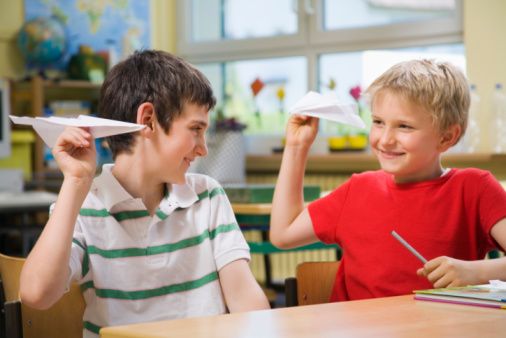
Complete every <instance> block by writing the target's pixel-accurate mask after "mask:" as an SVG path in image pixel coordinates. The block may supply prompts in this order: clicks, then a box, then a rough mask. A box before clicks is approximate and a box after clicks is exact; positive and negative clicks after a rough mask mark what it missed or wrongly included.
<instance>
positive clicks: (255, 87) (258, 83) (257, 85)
mask: <svg viewBox="0 0 506 338" xmlns="http://www.w3.org/2000/svg"><path fill="white" fill-rule="evenodd" d="M264 86H265V83H263V82H262V80H260V79H259V78H258V77H257V78H256V79H255V81H253V82H252V83H251V91H252V92H253V96H255V97H256V96H257V95H258V93H260V91H261V90H262V88H264Z"/></svg>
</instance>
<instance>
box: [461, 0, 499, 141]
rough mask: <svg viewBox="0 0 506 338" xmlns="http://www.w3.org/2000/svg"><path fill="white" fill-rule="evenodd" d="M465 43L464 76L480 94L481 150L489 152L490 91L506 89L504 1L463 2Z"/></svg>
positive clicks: (471, 0)
mask: <svg viewBox="0 0 506 338" xmlns="http://www.w3.org/2000/svg"><path fill="white" fill-rule="evenodd" d="M464 44H465V48H466V59H467V75H468V77H469V79H470V81H471V82H472V83H474V84H476V88H477V91H478V94H479V95H480V98H481V100H480V122H479V124H480V127H481V134H482V138H481V139H482V142H481V144H480V150H482V151H486V150H489V149H491V146H490V140H489V138H488V137H487V135H488V134H489V131H490V121H491V114H492V106H491V100H492V91H493V89H494V85H495V83H497V82H501V83H502V84H503V85H505V86H506V1H504V0H484V1H475V0H465V1H464Z"/></svg>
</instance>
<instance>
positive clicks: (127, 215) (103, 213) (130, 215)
mask: <svg viewBox="0 0 506 338" xmlns="http://www.w3.org/2000/svg"><path fill="white" fill-rule="evenodd" d="M217 195H225V190H224V189H223V188H221V187H217V188H214V189H213V190H211V192H209V190H204V191H203V192H201V193H200V194H198V195H197V196H198V202H200V201H201V200H203V199H204V198H207V197H209V198H213V197H214V196H217ZM183 209H184V208H177V209H176V210H183ZM155 214H156V215H157V216H158V218H160V219H161V220H164V219H166V218H167V217H168V215H167V214H166V213H164V212H163V211H161V210H160V209H157V210H156V212H155ZM79 215H81V216H88V217H109V216H113V217H114V218H115V219H116V220H117V221H118V222H121V221H125V220H129V219H137V218H142V217H148V216H149V212H148V211H147V210H129V211H121V212H117V213H114V214H111V213H109V211H107V209H90V208H82V209H81V210H79Z"/></svg>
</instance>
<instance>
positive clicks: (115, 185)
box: [92, 164, 198, 211]
mask: <svg viewBox="0 0 506 338" xmlns="http://www.w3.org/2000/svg"><path fill="white" fill-rule="evenodd" d="M113 166H114V165H113V164H104V165H103V166H102V173H101V174H100V175H99V176H98V177H96V178H95V180H94V182H93V185H94V187H93V188H92V189H94V190H95V191H96V192H97V193H98V194H100V195H101V198H102V201H104V204H105V205H104V206H105V207H106V209H107V210H108V211H110V210H111V209H112V208H113V207H114V206H115V205H117V204H119V203H122V202H124V201H128V200H133V199H135V198H134V197H133V196H132V195H130V194H129V193H128V192H127V191H126V190H125V189H124V188H123V187H122V186H121V184H120V183H119V182H118V180H117V179H116V177H114V175H113V174H112V168H113ZM167 191H168V193H167V195H166V196H164V198H163V200H162V202H161V206H162V209H166V208H165V207H167V208H168V209H172V210H173V209H175V208H187V207H189V206H190V205H192V204H193V203H195V202H197V201H198V195H197V193H196V192H195V191H194V190H193V189H192V187H190V186H189V185H188V184H186V183H185V184H169V183H167Z"/></svg>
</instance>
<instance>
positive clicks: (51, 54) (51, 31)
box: [17, 17, 66, 69]
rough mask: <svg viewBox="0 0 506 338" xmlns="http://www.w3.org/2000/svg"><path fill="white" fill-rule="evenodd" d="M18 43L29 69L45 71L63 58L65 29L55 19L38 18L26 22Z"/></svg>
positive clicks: (20, 32)
mask: <svg viewBox="0 0 506 338" xmlns="http://www.w3.org/2000/svg"><path fill="white" fill-rule="evenodd" d="M17 43H18V47H19V49H20V51H21V54H23V57H24V58H25V60H26V62H27V65H28V66H29V67H36V68H39V69H44V68H47V67H48V66H50V65H51V64H53V63H55V62H57V61H58V60H60V59H61V58H62V57H63V55H64V53H65V49H66V35H65V29H64V27H63V25H62V24H61V22H60V21H58V20H57V19H55V18H50V17H49V18H45V17H38V18H35V19H32V20H29V21H27V22H25V24H24V25H23V26H22V27H21V30H20V31H19V34H18V39H17Z"/></svg>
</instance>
